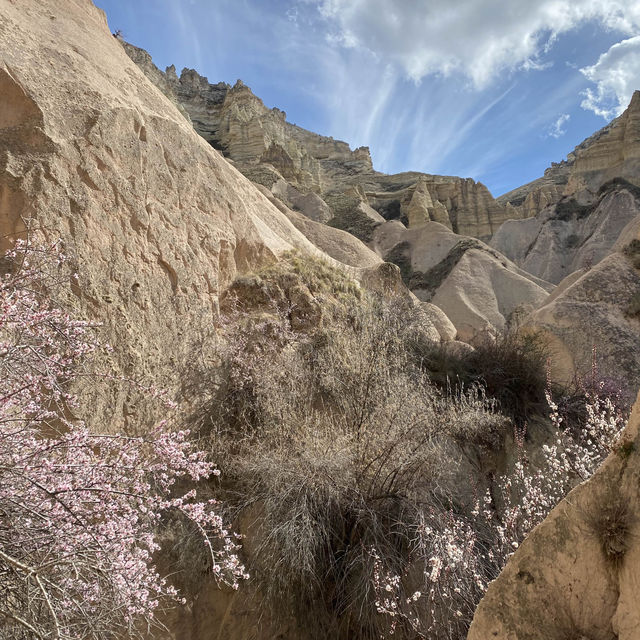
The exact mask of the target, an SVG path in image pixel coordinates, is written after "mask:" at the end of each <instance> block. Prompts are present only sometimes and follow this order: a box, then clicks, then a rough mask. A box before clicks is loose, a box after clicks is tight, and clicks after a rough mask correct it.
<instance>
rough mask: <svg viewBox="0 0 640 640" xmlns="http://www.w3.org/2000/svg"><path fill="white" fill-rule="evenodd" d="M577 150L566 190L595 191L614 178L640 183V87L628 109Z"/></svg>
mask: <svg viewBox="0 0 640 640" xmlns="http://www.w3.org/2000/svg"><path fill="white" fill-rule="evenodd" d="M592 138H593V140H592V141H591V142H590V143H589V144H586V145H585V144H584V143H583V145H581V146H580V147H577V148H576V149H575V150H574V155H575V161H574V164H573V166H572V168H571V175H570V178H569V183H568V184H567V188H566V190H565V194H573V193H576V192H577V191H579V190H580V189H581V188H584V187H586V188H587V189H589V191H591V192H593V193H595V192H596V191H597V190H598V188H599V187H600V186H601V185H602V184H604V183H605V182H607V181H609V180H611V179H612V178H617V177H620V178H625V179H627V180H629V181H631V182H633V183H635V184H639V183H640V91H635V92H634V94H633V97H632V98H631V102H630V103H629V106H628V107H627V109H626V110H625V111H624V113H623V114H622V115H621V116H619V117H618V118H616V119H615V120H614V121H612V122H611V123H610V124H609V125H607V127H605V128H604V129H602V130H601V131H599V132H597V134H595V135H594V136H592Z"/></svg>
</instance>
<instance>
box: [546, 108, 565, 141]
mask: <svg viewBox="0 0 640 640" xmlns="http://www.w3.org/2000/svg"><path fill="white" fill-rule="evenodd" d="M570 118H571V116H570V115H569V114H568V113H562V114H560V115H559V116H558V119H557V120H556V121H555V122H554V123H553V124H552V125H551V126H550V127H549V129H548V131H547V135H548V136H551V137H552V138H560V137H562V136H563V135H564V134H565V133H567V131H566V129H565V128H564V125H565V124H567V122H569V119H570Z"/></svg>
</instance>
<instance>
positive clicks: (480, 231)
mask: <svg viewBox="0 0 640 640" xmlns="http://www.w3.org/2000/svg"><path fill="white" fill-rule="evenodd" d="M122 44H123V46H124V48H125V51H126V52H127V54H128V55H129V56H130V57H131V59H132V60H134V62H136V64H138V66H139V67H140V68H141V69H142V70H143V71H144V73H145V74H146V75H147V77H148V78H149V79H150V80H151V81H152V82H153V83H154V84H156V86H158V87H159V88H160V90H161V91H163V93H165V95H167V96H168V97H169V98H170V99H171V100H172V101H174V102H175V103H177V104H179V105H181V106H182V108H183V109H184V111H185V112H186V113H187V114H188V115H189V118H190V120H191V122H192V123H193V126H194V128H195V129H196V131H197V132H198V133H200V135H202V137H203V138H205V140H207V141H208V142H209V143H210V144H211V145H212V146H213V147H215V148H216V149H220V150H221V151H222V152H223V153H224V155H225V156H226V157H227V158H229V159H230V160H232V161H233V162H234V163H235V164H236V166H237V167H238V169H239V170H240V171H242V172H243V173H244V174H245V175H246V176H247V177H248V178H249V179H251V180H253V181H254V182H257V183H260V184H262V185H264V186H266V187H268V188H269V189H272V190H273V192H274V193H275V194H276V195H277V196H278V197H279V198H281V199H282V200H283V201H284V202H285V203H286V204H287V205H289V206H291V207H295V208H298V209H300V210H301V211H302V212H303V213H305V215H307V210H308V207H309V210H310V211H312V212H313V213H312V214H310V216H311V217H312V218H313V219H315V220H318V219H319V218H318V215H321V216H322V217H325V216H326V211H324V212H322V213H321V214H320V213H319V212H318V208H319V205H318V203H317V201H316V202H315V203H314V204H310V203H307V202H305V201H304V198H307V197H308V195H309V193H313V194H317V195H319V196H320V197H321V198H322V199H323V200H324V201H325V202H326V204H328V205H329V209H331V210H332V218H331V224H333V225H334V226H336V227H338V228H341V229H346V230H348V231H350V232H354V231H355V232H356V235H357V236H358V237H360V238H361V239H363V240H365V241H368V239H369V237H370V232H371V230H372V229H373V227H375V225H376V224H377V223H380V222H381V221H382V219H381V218H380V219H376V217H375V216H374V215H372V214H371V210H370V208H373V209H375V210H376V211H377V212H378V214H380V215H381V216H382V217H383V218H385V219H399V220H402V221H403V222H405V223H407V224H409V225H410V226H415V225H418V224H421V223H422V222H423V221H429V220H432V221H435V222H440V223H442V224H445V225H447V226H449V227H450V228H451V229H453V230H454V231H456V232H459V233H462V234H466V235H471V236H474V237H478V238H482V239H488V238H490V237H491V235H492V233H493V232H494V231H495V230H496V229H497V228H498V227H499V226H500V224H501V223H502V222H503V221H505V220H507V219H510V218H517V217H520V216H521V215H522V214H521V213H520V212H519V211H518V210H516V209H514V208H513V207H511V206H505V205H502V204H500V203H499V202H497V201H496V200H494V199H493V197H492V196H491V194H490V193H489V190H488V189H487V188H486V187H485V186H484V185H483V184H481V183H476V182H475V181H474V180H472V179H470V178H467V179H463V178H457V177H452V176H435V175H427V174H421V173H415V172H413V173H401V174H397V175H393V176H387V175H384V174H381V173H379V172H376V171H374V170H373V166H372V163H371V157H370V155H369V149H368V148H367V147H361V148H359V149H355V150H354V151H352V150H351V149H350V148H349V146H348V145H347V144H346V143H345V142H341V141H339V140H334V139H333V138H328V137H325V136H320V135H318V134H315V133H312V132H310V131H307V130H305V129H302V128H301V127H297V126H295V125H293V124H290V123H288V122H287V121H286V114H285V113H284V112H283V111H281V110H279V109H268V108H267V107H266V106H265V105H264V104H263V103H262V101H261V100H260V99H259V98H258V97H256V96H255V95H254V94H253V93H252V92H251V90H250V89H249V88H248V87H247V86H246V85H244V84H243V83H242V82H241V81H238V82H237V83H236V84H235V85H234V86H233V87H232V86H230V85H228V84H225V83H222V82H221V83H218V84H210V83H209V81H208V80H207V78H205V77H202V76H200V75H199V74H198V73H197V72H196V71H194V70H192V69H183V70H182V73H181V74H180V77H178V76H177V74H176V71H175V68H174V67H168V68H167V69H166V71H165V72H164V73H163V72H162V71H160V70H159V69H158V68H157V67H156V66H155V65H154V64H153V63H152V62H151V59H150V57H149V55H148V54H147V53H146V51H144V50H142V49H138V48H137V47H134V46H132V45H130V44H128V43H125V42H123V43H122ZM282 181H284V182H285V184H286V186H283V185H282ZM290 188H293V189H295V192H292V191H291V190H290ZM354 190H355V191H354ZM296 192H297V195H296ZM343 194H346V198H348V199H351V204H349V203H347V202H345V201H344V198H343ZM354 198H355V200H354ZM341 200H342V202H340V201H341ZM332 203H333V208H332ZM322 221H323V222H324V220H322Z"/></svg>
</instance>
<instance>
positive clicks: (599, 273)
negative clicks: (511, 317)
mask: <svg viewBox="0 0 640 640" xmlns="http://www.w3.org/2000/svg"><path fill="white" fill-rule="evenodd" d="M635 246H637V245H631V247H635ZM628 253H629V255H624V254H623V253H613V254H611V255H610V256H608V257H606V258H605V259H604V260H602V261H601V262H600V263H599V264H598V265H596V266H595V267H593V268H591V269H589V270H585V271H583V272H582V273H581V274H580V276H579V277H577V278H576V276H575V275H573V276H569V281H568V282H567V283H564V282H561V283H560V284H559V285H558V288H559V289H560V293H559V294H558V295H552V296H550V298H549V299H548V300H547V301H546V303H545V304H543V305H542V306H540V308H538V309H537V310H536V311H535V312H534V313H533V314H532V315H531V317H530V318H529V320H528V322H527V326H531V327H532V328H534V329H536V330H538V331H542V332H544V333H545V334H546V335H547V336H548V337H549V340H550V342H551V345H552V347H553V349H554V351H555V357H554V358H553V360H552V367H553V374H554V377H556V378H557V379H559V380H563V381H570V380H571V378H572V377H573V375H574V372H576V371H577V372H578V373H579V374H581V375H583V376H586V375H588V374H589V372H590V370H591V366H592V352H593V349H594V348H595V350H596V354H597V365H598V369H599V371H600V374H601V375H603V376H605V377H607V378H610V379H611V380H613V381H615V382H616V384H617V385H618V386H620V387H621V389H622V391H623V392H624V393H625V395H626V396H627V398H629V397H632V396H635V393H636V392H637V390H638V387H640V318H639V317H638V315H637V312H636V301H638V300H640V271H639V269H638V267H637V266H635V265H634V261H635V249H633V248H632V249H631V250H629V251H628Z"/></svg>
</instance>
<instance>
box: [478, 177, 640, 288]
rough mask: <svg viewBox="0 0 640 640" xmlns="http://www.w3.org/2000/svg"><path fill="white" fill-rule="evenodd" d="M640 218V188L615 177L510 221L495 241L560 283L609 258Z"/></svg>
mask: <svg viewBox="0 0 640 640" xmlns="http://www.w3.org/2000/svg"><path fill="white" fill-rule="evenodd" d="M638 216H640V189H638V187H635V186H634V185H633V184H631V183H630V182H627V181H626V180H624V179H621V178H616V179H614V180H612V181H610V182H607V183H605V184H603V185H602V186H601V187H600V188H599V190H598V192H597V194H595V195H593V196H592V195H590V194H582V196H581V197H580V198H575V197H573V196H564V197H563V198H562V199H561V200H560V201H559V202H557V203H556V204H554V205H552V206H550V207H547V208H545V209H544V210H543V211H541V212H540V213H539V214H537V215H536V216H535V217H532V218H527V219H526V220H508V221H507V222H505V223H504V224H503V225H502V226H501V227H500V229H498V231H497V232H496V233H495V235H494V236H493V238H492V239H491V242H490V244H491V246H492V247H493V248H494V249H496V250H498V251H500V252H501V253H503V254H504V255H505V256H507V257H508V258H509V259H511V260H513V261H514V262H515V263H516V264H517V265H519V266H520V267H522V268H523V269H524V270H525V271H526V272H528V273H530V274H532V275H534V276H536V277H538V278H543V279H545V280H548V281H549V282H553V283H556V284H557V283H558V282H560V281H561V280H562V279H563V278H565V277H566V276H568V275H570V274H572V273H573V272H575V271H577V270H579V269H584V268H585V267H590V266H592V265H595V264H597V263H598V262H600V260H602V259H603V258H605V257H606V256H608V255H609V254H610V253H611V251H612V249H613V246H614V244H615V243H616V241H617V240H618V238H619V236H620V234H621V233H622V231H623V229H624V228H625V227H626V226H627V225H628V224H629V223H630V222H631V221H632V220H634V219H635V218H637V217H638Z"/></svg>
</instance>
